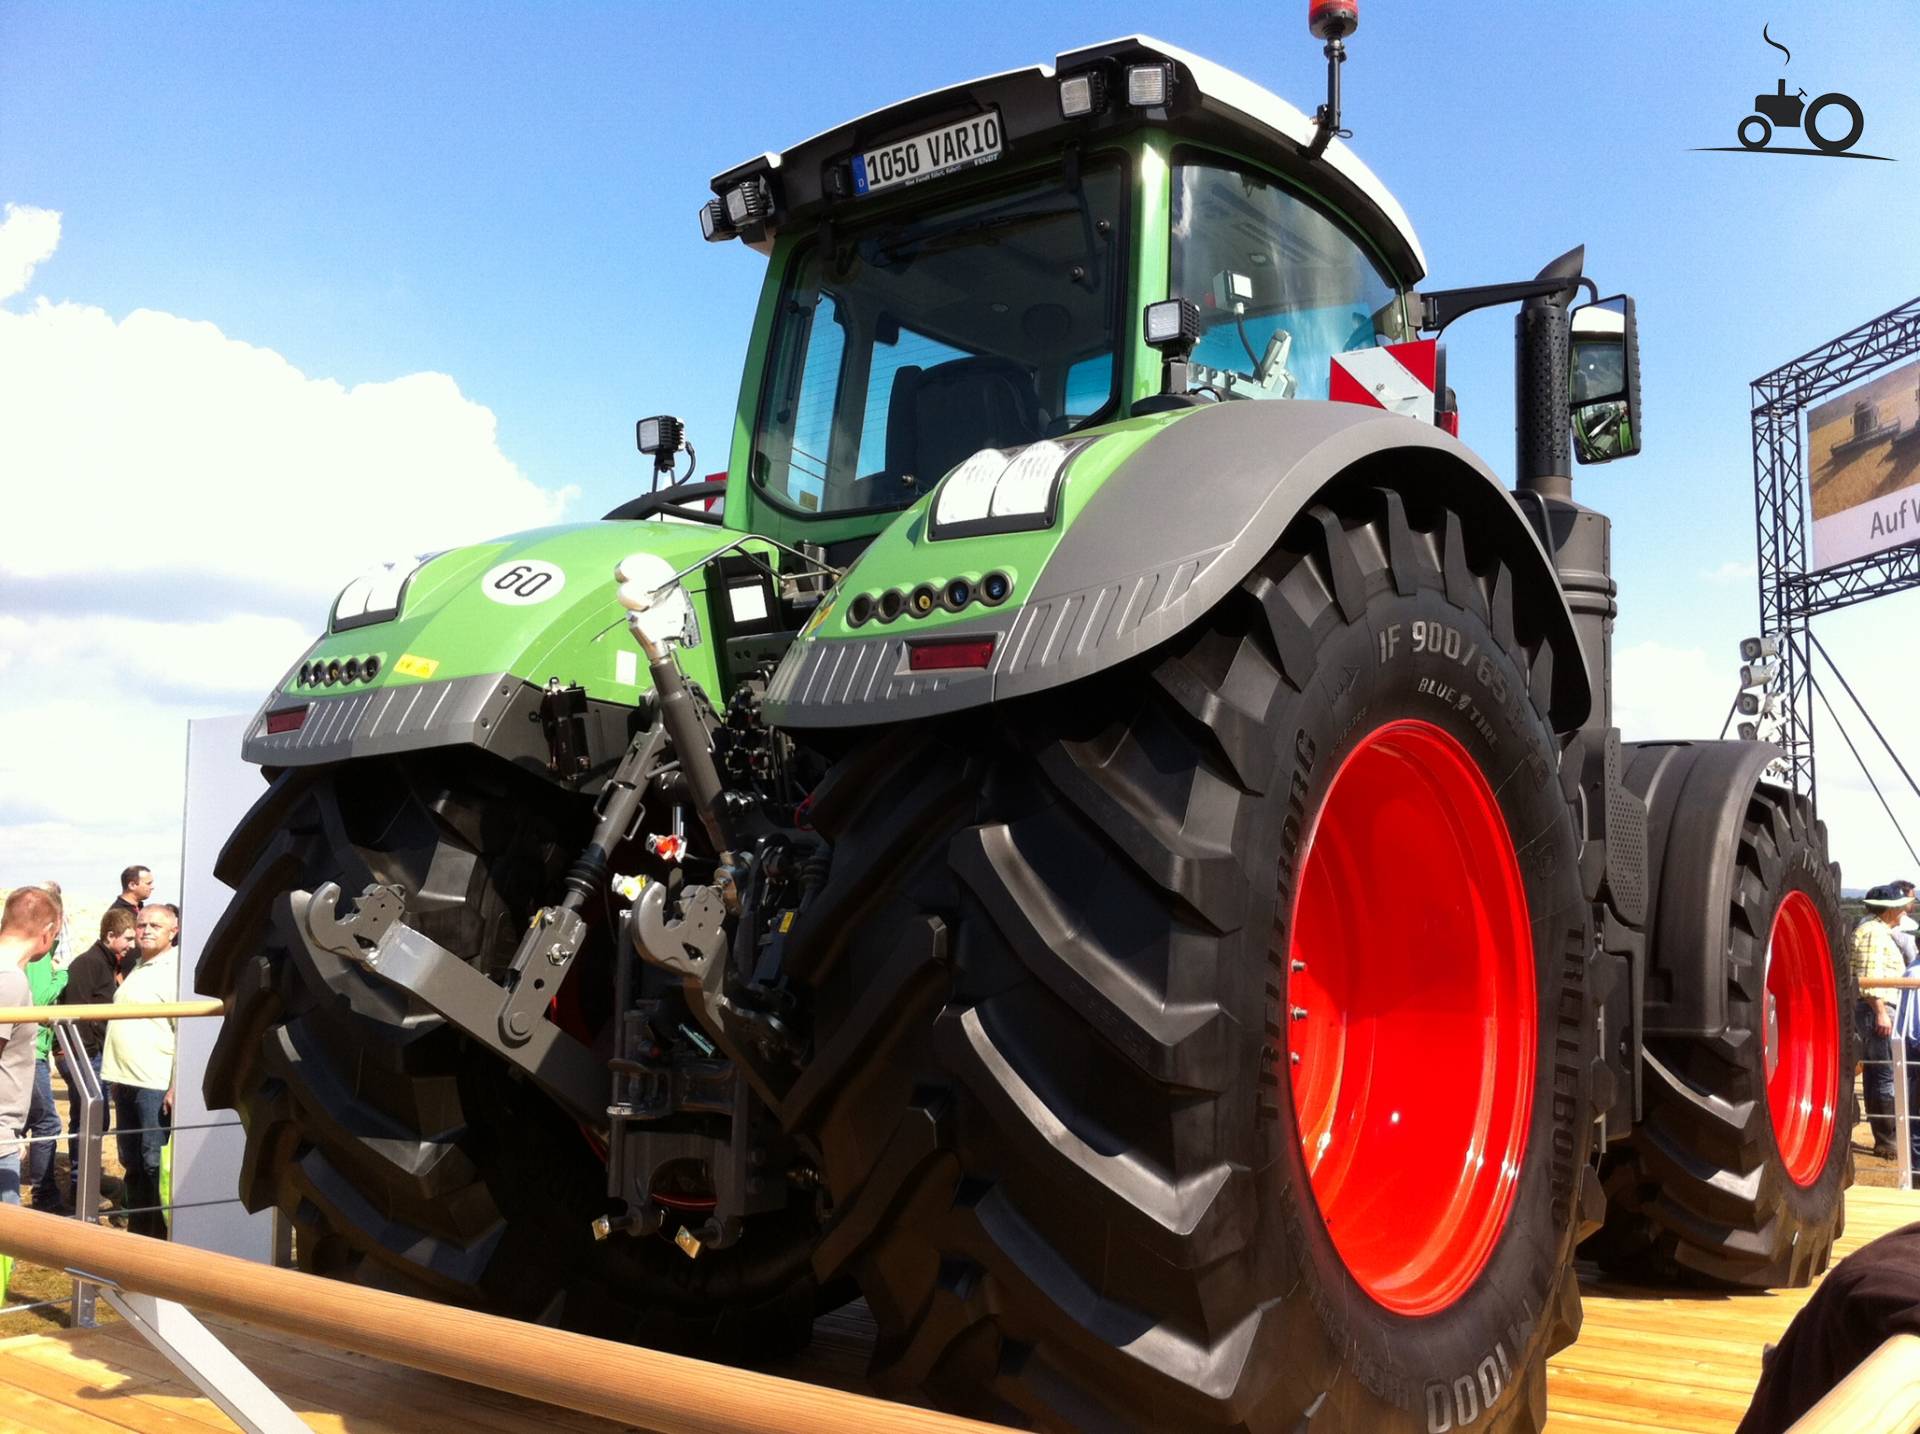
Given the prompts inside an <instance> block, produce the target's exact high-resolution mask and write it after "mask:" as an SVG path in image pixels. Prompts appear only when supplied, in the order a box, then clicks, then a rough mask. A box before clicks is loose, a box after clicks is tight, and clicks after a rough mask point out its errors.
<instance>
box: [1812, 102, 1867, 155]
mask: <svg viewBox="0 0 1920 1434" xmlns="http://www.w3.org/2000/svg"><path fill="white" fill-rule="evenodd" d="M1836 106H1837V107H1838V108H1840V109H1843V110H1845V111H1846V112H1847V130H1846V133H1844V134H1840V135H1835V136H1833V137H1831V138H1829V137H1828V136H1826V135H1823V134H1821V133H1820V129H1819V126H1818V124H1817V123H1816V121H1815V116H1816V115H1819V114H1822V113H1824V112H1825V111H1827V110H1829V109H1833V108H1835V107H1836ZM1801 124H1802V125H1803V126H1804V127H1805V129H1806V132H1807V139H1808V140H1809V141H1810V142H1811V143H1812V145H1813V147H1814V148H1815V149H1817V150H1820V151H1821V152H1823V153H1825V154H1843V153H1845V152H1846V151H1847V150H1849V149H1852V148H1853V145H1854V141H1856V140H1858V139H1859V138H1860V133H1861V131H1862V130H1864V129H1865V128H1866V126H1867V119H1866V116H1865V115H1863V114H1861V113H1860V106H1859V105H1857V104H1855V103H1854V101H1853V99H1852V97H1851V96H1848V95H1842V94H1830V95H1822V96H1820V98H1819V99H1817V100H1815V101H1814V102H1813V103H1812V104H1810V105H1808V106H1807V115H1806V118H1805V119H1804V120H1802V121H1801Z"/></svg>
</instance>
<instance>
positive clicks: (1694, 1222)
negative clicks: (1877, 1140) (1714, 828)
mask: <svg viewBox="0 0 1920 1434" xmlns="http://www.w3.org/2000/svg"><path fill="white" fill-rule="evenodd" d="M1728 745H1731V744H1728ZM1699 750H1702V749H1701V748H1696V747H1686V746H1675V747H1664V746H1656V745H1648V746H1643V747H1629V749H1628V768H1627V783H1628V785H1629V786H1630V787H1632V788H1634V789H1635V790H1636V791H1639V792H1643V793H1645V792H1647V791H1648V790H1649V789H1650V788H1653V787H1654V786H1655V785H1656V782H1657V783H1658V784H1659V786H1660V790H1658V791H1655V792H1654V793H1653V799H1652V802H1651V805H1652V807H1653V812H1652V820H1651V821H1650V823H1649V827H1650V830H1651V831H1653V832H1655V833H1660V832H1662V831H1667V832H1670V831H1671V828H1670V826H1669V824H1668V821H1667V818H1666V811H1668V810H1671V807H1672V805H1673V804H1674V803H1676V802H1680V801H1686V802H1688V803H1713V802H1715V801H1718V800H1730V801H1735V800H1740V793H1737V792H1735V793H1726V794H1724V795H1721V794H1715V793H1708V792H1701V791H1698V790H1695V787H1694V785H1693V784H1687V785H1686V787H1685V790H1684V792H1683V791H1681V790H1680V788H1681V787H1682V785H1683V783H1682V781H1681V780H1680V779H1682V778H1683V777H1684V776H1686V775H1690V773H1688V772H1686V771H1685V770H1681V769H1670V770H1668V771H1665V772H1662V771H1661V770H1660V769H1661V768H1662V767H1663V766H1665V765H1668V764H1671V763H1675V762H1678V761H1683V760H1686V759H1687V757H1688V756H1689V755H1690V754H1692V753H1694V752H1696V751H1699ZM1746 780H1747V783H1748V784H1749V785H1748V786H1747V790H1746V795H1745V799H1744V801H1743V802H1742V803H1741V807H1740V808H1737V809H1736V810H1738V811H1739V812H1740V820H1739V821H1738V823H1737V824H1730V826H1731V827H1732V832H1731V837H1732V840H1731V841H1730V843H1729V849H1728V850H1725V851H1721V852H1717V853H1713V854H1712V857H1711V860H1713V861H1716V862H1719V863H1723V864H1731V865H1732V868H1733V875H1732V879H1731V881H1730V882H1729V883H1728V884H1727V885H1726V886H1724V887H1721V888H1719V889H1720V890H1722V891H1724V892H1725V893H1726V896H1727V899H1728V900H1729V902H1730V909H1729V910H1728V911H1727V913H1726V922H1725V929H1726V948H1727V949H1726V1013H1727V1023H1726V1029H1725V1030H1724V1032H1722V1033H1721V1034H1719V1035H1717V1036H1711V1037H1708V1036H1699V1037H1666V1038H1659V1037H1654V1038H1649V1040H1648V1041H1647V1043H1646V1044H1647V1048H1646V1055H1645V1061H1644V1069H1643V1073H1642V1079H1643V1091H1644V1101H1645V1106H1644V1118H1643V1119H1642V1121H1641V1123H1640V1124H1639V1126H1637V1127H1636V1128H1635V1130H1634V1133H1633V1135H1632V1137H1631V1138H1630V1139H1629V1140H1627V1141H1625V1142H1623V1143H1622V1144H1621V1145H1618V1146H1615V1147H1613V1148H1612V1149H1610V1150H1609V1151H1608V1152H1607V1155H1606V1156H1605V1158H1604V1159H1603V1160H1602V1163H1601V1175H1602V1181H1603V1184H1604V1185H1605V1189H1606V1195H1607V1214H1606V1224H1605V1227H1604V1228H1603V1229H1602V1230H1601V1231H1600V1232H1599V1233H1598V1234H1596V1235H1595V1236H1594V1237H1593V1238H1592V1239H1591V1240H1590V1241H1588V1242H1587V1244H1586V1245H1585V1246H1583V1247H1582V1253H1584V1254H1589V1255H1591V1256H1593V1257H1594V1258H1595V1259H1596V1260H1597V1261H1598V1262H1599V1263H1600V1265H1601V1266H1602V1267H1603V1268H1604V1269H1606V1270H1607V1271H1608V1272H1609V1273H1612V1274H1615V1275H1618V1276H1620V1277H1622V1278H1626V1279H1631V1280H1635V1281H1638V1282H1642V1283H1652V1284H1671V1283H1675V1282H1681V1283H1695V1284H1698V1283H1709V1284H1725V1285H1737V1286H1745V1287H1749V1288H1756V1289H1771V1288H1779V1287H1798V1286H1803V1285H1807V1284H1811V1283H1812V1282H1813V1280H1814V1278H1815V1277H1816V1276H1818V1275H1819V1274H1820V1272H1821V1271H1822V1270H1824V1269H1826V1267H1827V1261H1828V1259H1829V1258H1830V1256H1831V1254H1832V1250H1833V1242H1834V1241H1835V1240H1836V1239H1837V1238H1838V1237H1839V1235H1840V1233H1841V1231H1842V1230H1843V1229H1844V1228H1845V1215H1846V1209H1845V1201H1844V1199H1843V1198H1842V1196H1843V1194H1844V1192H1845V1191H1846V1188H1847V1187H1848V1186H1849V1185H1851V1184H1852V1183H1853V1151H1852V1146H1851V1144H1850V1143H1849V1133H1850V1129H1851V1127H1850V1123H1849V1119H1848V1115H1849V1111H1850V1109H1851V1091H1852V1082H1853V1060H1854V1040H1853V1022H1852V1000H1851V991H1852V977H1851V975H1850V972H1849V970H1848V967H1847V958H1846V951H1847V947H1846V944H1845V942H1844V941H1843V940H1842V939H1841V932H1842V926H1841V918H1840V897H1839V879H1840V873H1839V868H1838V867H1836V866H1834V865H1833V863H1832V862H1831V861H1829V860H1828V854H1827V829H1826V825H1825V823H1823V822H1819V821H1816V820H1814V818H1813V810H1812V806H1811V804H1810V803H1809V802H1808V801H1807V799H1806V798H1804V797H1795V796H1793V795H1791V794H1789V793H1787V792H1785V791H1782V790H1780V789H1778V788H1775V787H1771V786H1766V785H1760V786H1751V785H1750V783H1751V778H1750V777H1749V778H1747V779H1746ZM1671 840H1672V838H1671V836H1669V838H1668V841H1671ZM1687 845H1688V846H1689V848H1691V845H1692V843H1691V842H1689V843H1687ZM1653 855H1654V857H1655V859H1656V862H1657V865H1656V868H1655V869H1656V870H1657V871H1658V872H1659V885H1658V887H1657V889H1656V891H1655V894H1654V905H1653V913H1654V921H1655V923H1656V926H1655V940H1656V941H1657V942H1660V943H1662V944H1665V945H1668V946H1671V947H1674V948H1675V949H1678V950H1682V951H1686V950H1698V949H1700V948H1701V947H1702V946H1704V945H1705V944H1706V943H1707V941H1708V940H1709V939H1710V938H1707V937H1705V936H1704V935H1702V934H1701V933H1703V932H1705V931H1706V930H1707V929H1708V926H1707V921H1706V917H1707V913H1706V912H1705V911H1704V910H1703V911H1700V912H1699V913H1698V915H1697V916H1696V915H1695V913H1694V911H1693V907H1694V906H1696V905H1701V904H1703V902H1704V900H1707V899H1711V898H1710V897H1703V896H1702V895H1701V893H1706V892H1711V891H1712V890H1714V889H1715V885H1714V883H1712V882H1710V881H1705V880H1703V879H1702V877H1703V875H1704V871H1703V864H1702V862H1701V860H1700V854H1699V852H1698V851H1697V850H1693V849H1688V850H1685V851H1676V850H1674V849H1673V847H1672V846H1670V845H1669V846H1667V847H1666V850H1665V851H1664V852H1661V851H1658V850H1656V851H1655V852H1654V853H1653ZM1663 857H1664V859H1662V858H1663ZM1796 892H1797V893H1800V894H1802V895H1803V896H1804V897H1805V898H1806V899H1807V900H1808V901H1810V902H1811V903H1812V904H1813V907H1814V910H1815V911H1816V912H1817V913H1818V918H1819V921H1820V924H1821V929H1822V930H1823V931H1824V933H1825V936H1826V940H1827V947H1828V950H1827V955H1828V959H1829V960H1830V962H1831V966H1832V974H1833V979H1834V990H1835V992H1836V993H1837V1006H1838V1009H1837V1020H1838V1030H1837V1031H1836V1032H1835V1037H1834V1048H1835V1054H1836V1059H1837V1063H1838V1068H1837V1070H1836V1071H1835V1072H1834V1076H1833V1078H1834V1081H1835V1084H1836V1088H1837V1090H1838V1092H1839V1104H1838V1109H1837V1112H1836V1115H1835V1118H1834V1122H1833V1130H1832V1133H1831V1138H1830V1140H1829V1142H1828V1146H1827V1149H1826V1153H1825V1156H1824V1158H1822V1159H1820V1160H1819V1162H1818V1167H1817V1170H1815V1171H1813V1172H1811V1174H1810V1178H1809V1179H1808V1180H1807V1181H1806V1182H1805V1183H1804V1184H1803V1183H1801V1182H1797V1181H1795V1180H1794V1179H1793V1178H1791V1176H1790V1175H1789V1172H1788V1169H1787V1166H1786V1163H1785V1161H1784V1160H1783V1158H1782V1153H1781V1149H1780V1145H1779V1142H1778V1140H1777V1138H1776V1135H1775V1130H1774V1123H1773V1119H1772V1117H1771V1115H1770V1114H1769V1110H1768V1104H1767V1079H1766V1040H1765V1033H1764V1031H1763V1029H1762V1027H1763V1025H1764V1021H1765V1009H1766V1008H1765V997H1766V988H1765V979H1766V958H1767V946H1768V939H1769V935H1770V933H1771V932H1772V931H1773V929H1774V919H1775V917H1776V915H1777V914H1778V913H1779V911H1780V909H1781V906H1782V904H1783V903H1784V902H1786V901H1787V900H1788V898H1789V896H1790V895H1791V894H1792V893H1796ZM1676 908H1678V909H1676ZM1652 955H1653V960H1654V962H1655V965H1656V967H1658V966H1659V965H1660V964H1661V963H1662V961H1663V960H1666V959H1669V958H1668V957H1667V956H1666V954H1665V953H1663V952H1661V951H1658V950H1656V951H1655V952H1653V953H1652ZM1682 959H1687V958H1684V957H1683V958H1682ZM1691 959H1699V958H1698V957H1693V958H1691Z"/></svg>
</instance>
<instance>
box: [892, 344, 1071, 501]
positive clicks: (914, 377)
mask: <svg viewBox="0 0 1920 1434" xmlns="http://www.w3.org/2000/svg"><path fill="white" fill-rule="evenodd" d="M1046 427H1047V416H1046V414H1044V413H1043V412H1041V409H1040V398H1039V395H1038V394H1037V393H1035V392H1034V387H1033V375H1032V374H1031V373H1029V372H1028V371H1027V370H1026V369H1024V368H1022V367H1021V366H1020V365H1019V364H1017V363H1015V362H1013V361H1012V360H1011V359H1003V358H963V359H951V360H949V361H948V362H946V363H941V364H935V365H934V366H933V367H932V368H924V369H923V368H920V367H919V366H917V365H913V364H909V365H906V366H905V367H903V368H901V369H900V370H899V372H897V373H896V374H895V375H894V379H893V394H892V398H891V399H890V401H889V403H888V406H887V473H888V474H889V475H890V476H892V477H894V478H897V479H899V480H902V481H905V480H907V479H911V480H912V482H913V487H914V491H915V492H918V493H924V492H926V491H927V490H928V489H930V488H932V487H933V485H934V484H935V483H938V482H939V481H940V479H941V478H942V477H943V476H944V475H945V474H946V472H947V470H948V469H949V468H952V467H953V466H954V465H955V464H956V463H958V462H960V461H961V460H962V459H963V458H966V457H967V456H968V455H969V454H972V453H976V452H978V451H979V450H980V449H982V448H1011V447H1014V446H1016V445H1018V444H1023V443H1032V442H1034V441H1035V440H1036V439H1039V438H1041V437H1043V436H1044V435H1045V433H1046Z"/></svg>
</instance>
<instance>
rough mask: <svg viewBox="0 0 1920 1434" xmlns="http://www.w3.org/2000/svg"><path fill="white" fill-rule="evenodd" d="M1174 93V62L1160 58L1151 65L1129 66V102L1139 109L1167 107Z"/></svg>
mask: <svg viewBox="0 0 1920 1434" xmlns="http://www.w3.org/2000/svg"><path fill="white" fill-rule="evenodd" d="M1172 94H1173V63H1172V61H1170V60H1160V61H1158V62H1156V63H1154V64H1151V65H1128V66H1127V103H1128V104H1130V105H1132V106H1133V107H1134V108H1135V109H1137V110H1158V109H1165V108H1166V107H1167V100H1168V98H1169V97H1171V96H1172Z"/></svg>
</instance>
